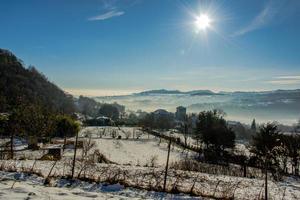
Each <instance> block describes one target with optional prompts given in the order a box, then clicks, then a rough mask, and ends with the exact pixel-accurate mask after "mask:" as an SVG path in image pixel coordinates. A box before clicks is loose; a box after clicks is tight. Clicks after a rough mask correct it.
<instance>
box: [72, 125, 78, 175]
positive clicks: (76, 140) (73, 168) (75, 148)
mask: <svg viewBox="0 0 300 200" xmlns="http://www.w3.org/2000/svg"><path fill="white" fill-rule="evenodd" d="M77 142H78V131H77V133H76V139H75V147H74V158H73V166H72V179H73V177H74V171H75V162H76V151H77Z"/></svg>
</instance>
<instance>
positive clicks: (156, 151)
mask: <svg viewBox="0 0 300 200" xmlns="http://www.w3.org/2000/svg"><path fill="white" fill-rule="evenodd" d="M114 131H115V132H116V133H115V134H116V136H115V137H116V138H112V133H113V132H114ZM103 133H104V134H103ZM100 134H102V135H101V138H100ZM89 135H92V141H93V142H95V144H96V145H95V147H94V148H93V149H98V150H99V151H100V152H101V153H102V154H104V155H105V156H106V157H107V158H108V159H109V160H111V161H113V162H116V163H119V164H131V165H141V166H144V165H150V164H151V160H153V159H154V162H155V165H157V166H164V165H165V164H166V158H167V152H168V144H167V142H166V141H163V140H161V142H160V139H159V138H157V137H155V136H153V135H148V134H147V133H143V132H142V131H140V130H138V128H131V127H121V130H119V129H118V128H117V127H86V128H84V129H83V130H81V132H80V136H81V137H84V136H86V139H87V138H88V136H89ZM126 135H127V137H129V138H128V139H126ZM118 136H121V139H117V137H118ZM137 137H138V139H137ZM183 156H186V154H185V153H182V149H180V148H178V147H173V146H172V148H171V152H170V162H174V161H179V160H180V159H181V158H182V157H183Z"/></svg>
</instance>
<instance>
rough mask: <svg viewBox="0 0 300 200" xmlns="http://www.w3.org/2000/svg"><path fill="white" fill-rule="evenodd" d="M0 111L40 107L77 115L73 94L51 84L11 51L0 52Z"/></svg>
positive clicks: (1, 50)
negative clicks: (17, 107) (20, 107)
mask: <svg viewBox="0 0 300 200" xmlns="http://www.w3.org/2000/svg"><path fill="white" fill-rule="evenodd" d="M0 88H1V89H0V112H9V111H10V110H12V109H13V108H14V107H15V106H17V105H27V104H39V105H41V106H43V107H44V108H47V109H49V110H51V111H55V112H59V113H66V114H70V113H72V112H74V102H73V97H72V96H71V95H68V94H66V93H65V92H64V91H63V90H61V89H60V88H59V87H57V86H56V85H55V84H53V83H51V82H50V81H49V80H47V78H46V77H45V76H44V75H43V74H41V73H40V72H39V71H37V69H36V68H35V67H29V68H25V67H24V64H23V63H22V61H21V60H20V59H18V58H17V57H16V56H15V55H14V54H12V53H11V52H10V51H7V50H4V49H0Z"/></svg>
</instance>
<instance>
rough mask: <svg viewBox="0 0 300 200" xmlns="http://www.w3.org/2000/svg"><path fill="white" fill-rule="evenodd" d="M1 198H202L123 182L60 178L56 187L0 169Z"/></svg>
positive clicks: (33, 177) (71, 199)
mask: <svg viewBox="0 0 300 200" xmlns="http://www.w3.org/2000/svg"><path fill="white" fill-rule="evenodd" d="M0 176H1V179H0V199H14V200H18V199H22V200H23V199H36V200H40V199H41V200H49V199H50V200H52V199H53V200H56V199H57V200H81V199H112V200H113V199H200V198H199V197H190V196H187V195H183V194H182V195H178V194H177V195H174V194H167V193H161V192H153V191H147V190H138V189H134V188H125V187H124V186H122V185H120V184H111V185H109V184H97V183H88V182H83V181H75V182H73V183H71V182H70V181H68V180H65V179H59V180H57V184H56V186H55V187H49V186H44V185H43V181H44V179H43V178H42V177H38V176H36V175H30V176H28V175H27V174H24V173H18V172H1V171H0Z"/></svg>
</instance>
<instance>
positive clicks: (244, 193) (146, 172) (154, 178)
mask: <svg viewBox="0 0 300 200" xmlns="http://www.w3.org/2000/svg"><path fill="white" fill-rule="evenodd" d="M33 163H34V161H11V160H7V161H5V160H3V161H0V166H1V168H2V170H5V171H7V170H10V171H19V172H20V171H28V169H32V166H33ZM53 163H54V162H53V161H37V162H36V163H35V165H34V170H33V171H35V172H38V173H41V174H42V175H43V176H44V177H45V176H47V175H48V173H49V171H50V168H51V166H52V165H53ZM64 165H65V164H64V162H62V161H59V162H58V163H57V164H56V166H55V167H54V170H53V171H52V173H51V174H52V176H54V177H57V178H56V179H55V178H54V181H51V184H50V185H51V186H55V187H62V186H64V188H63V189H64V191H62V190H59V189H57V188H52V189H49V190H48V188H49V187H47V189H45V188H43V187H44V186H42V179H38V180H40V181H35V182H34V183H33V184H32V185H31V186H28V185H30V183H28V182H25V183H21V184H20V182H17V183H16V186H18V184H20V185H19V187H21V189H20V191H22V190H25V191H26V192H24V194H23V195H25V196H26V195H28V193H29V192H30V191H31V189H32V190H33V188H36V192H35V193H36V194H40V195H43V194H44V195H45V194H47V195H49V196H51V195H52V192H53V195H54V196H55V195H57V194H58V193H60V192H61V193H67V194H70V197H72V196H73V195H75V196H80V195H78V194H82V195H85V196H86V197H88V196H92V195H95V194H94V192H100V193H101V192H103V190H104V191H105V185H104V186H103V185H101V184H95V183H93V184H87V183H84V182H78V183H77V184H75V185H71V186H70V184H69V183H66V181H65V180H62V179H60V178H59V177H61V176H62V175H63V174H65V175H66V174H70V166H68V167H66V169H65V167H64ZM79 170H80V164H79V163H77V164H76V171H75V175H76V177H77V174H78V172H79ZM86 170H87V172H86V177H89V178H93V179H94V180H97V181H98V182H100V183H103V182H106V180H114V183H112V184H116V183H118V182H119V183H122V182H123V183H124V184H125V185H127V188H125V187H123V186H122V185H112V186H109V187H112V188H115V190H117V191H118V192H117V193H114V194H113V195H115V194H116V195H120V194H122V195H124V194H125V196H126V195H129V194H128V193H126V189H127V190H130V192H129V193H131V189H130V188H131V187H135V188H139V190H135V191H136V192H137V194H132V193H131V194H132V197H137V198H139V197H141V196H139V195H140V194H141V193H143V194H148V193H147V192H145V191H143V190H144V189H147V190H151V188H156V187H161V186H162V183H163V174H164V169H163V168H150V167H133V166H124V165H114V164H96V165H93V166H89V168H87V169H86ZM5 173H7V172H5ZM5 173H4V174H5ZM0 175H1V174H0ZM3 177H4V178H5V177H6V175H1V178H2V180H1V181H0V189H1V190H2V193H0V195H3V196H4V195H9V194H10V193H13V192H11V191H12V190H10V189H9V188H10V187H11V186H12V182H9V183H7V184H5V179H4V180H3ZM16 178H17V179H21V180H22V177H16ZM34 185H36V186H34ZM68 185H69V186H68ZM86 185H88V187H85V186H86ZM109 187H108V188H109ZM16 188H17V187H16ZM84 188H87V189H86V190H85V189H84ZM92 188H93V189H92ZM174 188H176V190H177V191H180V192H183V193H190V192H191V191H192V192H193V194H194V195H198V196H206V197H216V198H224V197H227V198H234V199H249V200H250V199H260V198H262V197H263V193H264V180H261V179H249V178H241V177H232V176H223V175H211V174H206V173H198V172H187V171H180V170H170V171H169V173H168V179H167V190H168V191H172V190H173V189H174ZM268 188H269V195H270V198H271V199H275V200H277V199H278V200H279V199H280V200H281V199H286V200H289V199H291V200H293V199H295V200H296V199H300V183H299V180H297V179H294V178H288V179H286V180H285V181H283V182H273V181H271V180H270V181H269V184H268ZM71 189H75V190H71ZM140 189H142V190H140ZM73 191H77V193H75V194H74V193H72V192H73ZM27 192H28V193H27ZM43 192H45V193H43ZM47 192H49V193H47ZM89 192H91V193H89ZM158 194H161V193H156V194H155V195H158ZM16 195H17V194H16ZM97 195H99V198H106V197H105V196H104V197H103V195H104V194H97ZM105 195H106V194H105ZM0 197H1V196H0ZM97 197H98V196H97ZM114 197H115V196H114ZM1 198H2V197H1ZM16 198H17V197H16ZM115 198H119V197H115ZM149 198H150V199H153V198H155V197H153V196H150V197H149ZM161 198H162V197H161ZM166 198H167V197H166ZM53 199H55V198H53ZM65 199H66V198H65Z"/></svg>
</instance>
